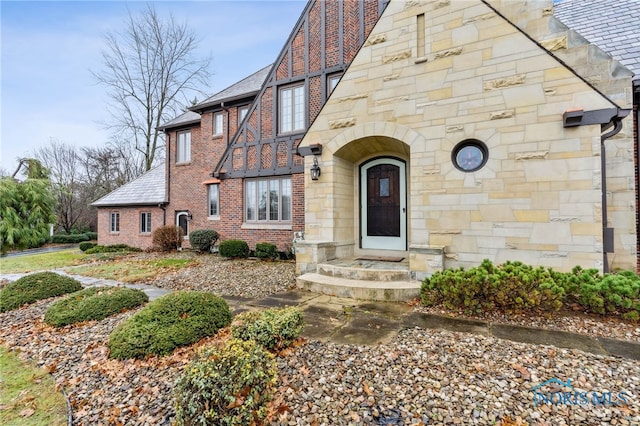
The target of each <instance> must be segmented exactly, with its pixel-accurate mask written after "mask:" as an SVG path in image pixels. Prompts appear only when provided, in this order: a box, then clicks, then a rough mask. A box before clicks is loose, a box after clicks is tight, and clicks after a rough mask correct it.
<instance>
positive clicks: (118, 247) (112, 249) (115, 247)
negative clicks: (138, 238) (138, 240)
mask: <svg viewBox="0 0 640 426" xmlns="http://www.w3.org/2000/svg"><path fill="white" fill-rule="evenodd" d="M141 251H142V249H141V248H138V247H131V246H128V245H126V244H111V245H108V246H99V245H94V246H93V247H91V248H89V249H87V250H86V251H85V253H87V254H96V253H117V252H135V253H138V252H141Z"/></svg>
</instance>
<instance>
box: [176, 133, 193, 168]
mask: <svg viewBox="0 0 640 426" xmlns="http://www.w3.org/2000/svg"><path fill="white" fill-rule="evenodd" d="M190 161H191V132H189V131H187V132H179V133H178V143H177V149H176V163H178V164H179V163H188V162H190Z"/></svg>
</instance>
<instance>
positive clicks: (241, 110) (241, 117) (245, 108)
mask: <svg viewBox="0 0 640 426" xmlns="http://www.w3.org/2000/svg"><path fill="white" fill-rule="evenodd" d="M248 112H249V105H247V106H242V107H240V108H238V124H240V122H242V120H244V118H245V117H246V116H247V113H248Z"/></svg>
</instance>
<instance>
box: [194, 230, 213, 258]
mask: <svg viewBox="0 0 640 426" xmlns="http://www.w3.org/2000/svg"><path fill="white" fill-rule="evenodd" d="M218 238H220V234H218V233H217V232H216V231H214V230H213V229H201V230H198V231H193V232H192V233H190V234H189V244H191V247H193V248H194V249H196V250H198V251H202V252H206V251H211V247H213V245H214V244H215V243H216V241H218Z"/></svg>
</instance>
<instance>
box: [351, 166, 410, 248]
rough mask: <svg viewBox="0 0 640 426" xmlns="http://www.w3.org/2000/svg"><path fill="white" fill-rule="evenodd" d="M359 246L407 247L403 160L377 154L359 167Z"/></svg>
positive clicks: (404, 167)
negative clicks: (376, 156)
mask: <svg viewBox="0 0 640 426" xmlns="http://www.w3.org/2000/svg"><path fill="white" fill-rule="evenodd" d="M360 248H362V249H373V250H406V249H407V178H406V163H405V162H404V161H403V160H400V159H397V158H393V157H380V158H375V159H372V160H369V161H367V162H366V163H364V164H362V165H361V166H360Z"/></svg>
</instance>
